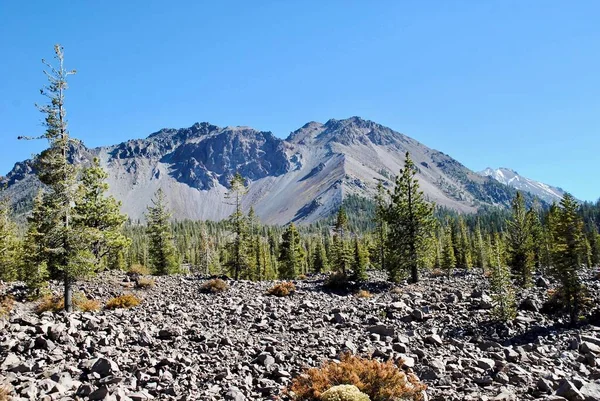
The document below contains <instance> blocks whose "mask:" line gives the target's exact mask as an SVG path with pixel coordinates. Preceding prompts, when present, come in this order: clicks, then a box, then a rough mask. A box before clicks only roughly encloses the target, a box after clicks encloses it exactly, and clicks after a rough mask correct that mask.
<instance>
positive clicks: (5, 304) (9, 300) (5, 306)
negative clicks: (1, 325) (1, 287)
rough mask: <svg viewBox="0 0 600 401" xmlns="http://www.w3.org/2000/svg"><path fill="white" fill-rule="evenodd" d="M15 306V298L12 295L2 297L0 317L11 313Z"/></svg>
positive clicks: (0, 299) (0, 298)
mask: <svg viewBox="0 0 600 401" xmlns="http://www.w3.org/2000/svg"><path fill="white" fill-rule="evenodd" d="M14 307H15V300H14V298H13V297H11V296H10V295H5V296H2V297H0V319H4V318H6V317H8V315H10V312H11V311H12V310H13V308H14Z"/></svg>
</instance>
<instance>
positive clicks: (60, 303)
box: [35, 295, 65, 313]
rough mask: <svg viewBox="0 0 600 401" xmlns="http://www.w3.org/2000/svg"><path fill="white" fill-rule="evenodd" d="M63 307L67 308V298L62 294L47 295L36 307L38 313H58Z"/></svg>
mask: <svg viewBox="0 0 600 401" xmlns="http://www.w3.org/2000/svg"><path fill="white" fill-rule="evenodd" d="M63 309H65V299H64V297H63V296H62V295H45V296H44V297H42V299H41V300H40V302H39V303H38V304H37V306H36V307H35V311H36V313H44V312H54V313H56V312H60V311H61V310H63Z"/></svg>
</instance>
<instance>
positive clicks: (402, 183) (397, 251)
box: [385, 152, 434, 282]
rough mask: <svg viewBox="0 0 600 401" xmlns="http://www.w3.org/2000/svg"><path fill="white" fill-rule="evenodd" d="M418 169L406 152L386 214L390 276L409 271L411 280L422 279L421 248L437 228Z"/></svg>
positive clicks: (397, 278)
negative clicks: (422, 189) (420, 267)
mask: <svg viewBox="0 0 600 401" xmlns="http://www.w3.org/2000/svg"><path fill="white" fill-rule="evenodd" d="M416 174H417V170H416V167H415V165H414V163H413V161H412V160H411V159H410V155H409V154H408V152H407V153H406V162H405V164H404V169H401V170H400V174H399V175H398V176H397V177H396V186H395V188H394V192H393V193H392V194H390V195H391V203H390V205H389V207H388V210H387V211H386V213H385V216H386V221H387V224H388V238H387V242H386V245H387V246H386V247H387V250H388V254H389V257H388V262H387V265H388V272H389V275H390V279H391V280H392V281H394V282H397V281H399V279H400V276H401V272H403V271H405V272H409V273H410V275H411V281H412V282H417V281H418V280H419V272H418V267H419V265H418V263H419V254H418V252H419V250H420V248H422V247H423V246H424V242H425V239H426V238H427V237H429V236H430V235H431V233H432V231H433V228H434V219H433V205H431V204H429V203H428V202H426V201H425V199H424V195H423V192H422V191H420V190H419V182H418V180H417V178H416Z"/></svg>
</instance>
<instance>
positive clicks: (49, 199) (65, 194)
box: [20, 45, 95, 312]
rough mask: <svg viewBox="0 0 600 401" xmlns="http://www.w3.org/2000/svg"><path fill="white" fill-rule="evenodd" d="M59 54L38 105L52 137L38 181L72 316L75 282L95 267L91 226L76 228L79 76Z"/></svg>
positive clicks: (52, 257) (54, 267)
mask: <svg viewBox="0 0 600 401" xmlns="http://www.w3.org/2000/svg"><path fill="white" fill-rule="evenodd" d="M54 52H55V59H56V60H57V66H56V67H55V66H53V65H51V64H50V63H48V62H46V61H45V60H42V62H43V63H44V64H45V65H46V66H47V67H48V69H49V70H48V71H45V74H46V77H47V78H48V81H49V84H48V85H46V86H44V87H43V88H42V90H41V94H42V95H43V96H46V97H47V98H48V99H50V101H49V103H47V104H45V105H36V106H37V107H38V109H39V110H40V111H41V112H42V113H44V114H45V115H46V117H45V121H44V126H45V127H46V132H45V133H44V134H43V135H42V136H41V137H40V138H42V139H46V140H47V141H48V143H49V147H48V149H46V150H44V151H43V152H42V153H41V154H40V155H39V156H38V157H37V158H36V160H35V167H36V172H37V175H38V178H39V179H40V181H41V182H42V183H43V184H45V186H46V187H45V188H46V190H47V192H46V193H45V194H44V196H43V200H42V202H43V203H44V208H46V210H47V211H48V216H44V221H45V224H44V225H43V229H44V231H42V233H43V236H42V237H40V240H43V241H44V243H43V245H44V249H45V253H46V256H47V265H48V269H49V271H50V272H53V273H54V274H55V275H60V276H61V278H62V280H63V284H64V304H65V310H66V311H67V312H71V311H72V310H73V284H74V283H75V281H76V280H77V278H79V277H82V276H86V275H88V274H90V273H91V272H92V271H93V270H94V268H95V264H94V257H93V254H92V252H91V251H90V243H91V241H92V233H91V231H90V230H89V229H88V228H87V227H85V226H76V225H74V224H73V220H74V218H75V217H76V216H75V212H74V210H73V207H74V206H76V205H77V203H78V201H79V199H78V196H77V195H78V193H77V168H76V167H75V166H74V165H73V163H72V162H71V160H70V159H69V151H70V149H71V148H72V147H74V146H77V145H78V144H79V142H78V141H76V140H74V139H73V138H71V136H70V135H69V131H68V128H67V125H68V124H67V118H66V111H65V91H66V89H67V87H68V85H67V77H68V76H69V75H73V74H75V71H74V70H72V71H67V70H66V69H65V68H64V55H63V48H62V46H60V45H55V46H54ZM20 139H31V138H23V137H21V138H20Z"/></svg>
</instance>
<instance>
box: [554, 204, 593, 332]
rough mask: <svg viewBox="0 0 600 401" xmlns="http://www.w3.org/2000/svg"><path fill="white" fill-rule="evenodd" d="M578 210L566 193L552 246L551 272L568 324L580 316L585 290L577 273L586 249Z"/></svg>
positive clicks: (559, 211)
mask: <svg viewBox="0 0 600 401" xmlns="http://www.w3.org/2000/svg"><path fill="white" fill-rule="evenodd" d="M577 212H578V205H577V201H576V200H575V198H573V196H572V195H571V194H569V193H565V195H564V196H563V198H562V200H561V201H560V209H559V210H558V215H557V217H558V219H557V221H556V225H555V226H554V232H553V237H554V247H553V249H552V262H553V269H552V274H553V275H554V277H555V278H556V279H557V280H558V281H559V282H560V284H561V288H560V294H561V295H562V301H563V304H564V307H565V308H566V309H567V311H568V313H569V317H570V319H571V324H575V323H576V322H577V319H578V318H579V313H580V311H581V306H582V297H583V292H584V291H583V290H584V285H583V283H582V282H581V280H580V278H579V275H578V273H579V271H580V270H581V265H582V261H583V258H584V255H585V252H586V249H585V236H584V233H583V221H582V220H581V217H579V215H578V213H577Z"/></svg>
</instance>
